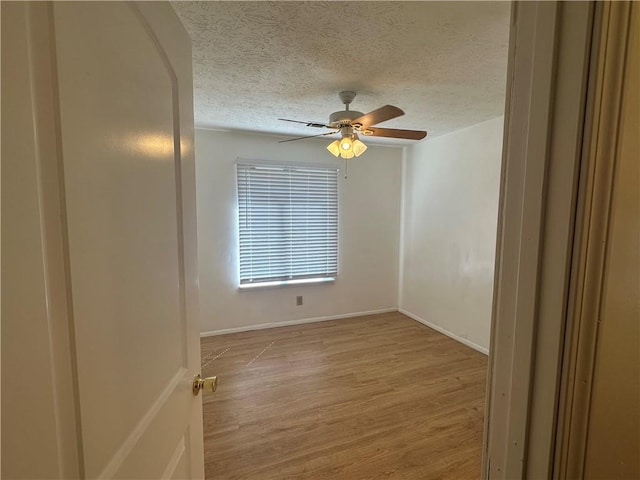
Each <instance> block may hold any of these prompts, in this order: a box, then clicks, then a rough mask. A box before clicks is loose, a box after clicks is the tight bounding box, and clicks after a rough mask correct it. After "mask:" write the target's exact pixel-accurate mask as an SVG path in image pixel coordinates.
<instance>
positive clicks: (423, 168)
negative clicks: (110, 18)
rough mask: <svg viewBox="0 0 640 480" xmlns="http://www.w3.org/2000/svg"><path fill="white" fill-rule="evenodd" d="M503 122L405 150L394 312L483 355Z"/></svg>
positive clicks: (496, 120) (491, 122)
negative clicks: (400, 257)
mask: <svg viewBox="0 0 640 480" xmlns="http://www.w3.org/2000/svg"><path fill="white" fill-rule="evenodd" d="M503 122H504V117H498V118H494V119H492V120H488V121H486V122H483V123H479V124H477V125H474V126H471V127H469V128H465V129H463V130H459V131H456V132H453V133H450V134H448V135H443V136H441V137H436V138H434V139H431V140H426V141H424V142H422V143H420V144H417V145H413V146H411V147H409V148H407V151H406V158H405V159H404V174H403V177H404V179H403V182H404V188H403V225H402V234H401V235H402V240H401V242H402V245H401V250H402V260H401V267H400V270H401V273H400V292H399V306H400V311H402V312H403V313H405V314H407V315H409V316H411V317H413V318H415V319H416V320H419V321H422V322H423V323H426V324H429V325H431V326H433V327H434V328H436V329H438V330H440V331H443V332H445V333H448V334H450V335H451V336H454V337H456V338H458V339H459V340H461V341H463V342H464V343H467V344H468V345H470V346H473V347H474V348H476V349H478V350H481V351H485V352H486V351H488V348H489V336H490V325H491V303H492V289H493V270H494V260H495V248H496V243H495V241H496V228H497V218H498V194H499V175H500V164H501V151H502V128H503Z"/></svg>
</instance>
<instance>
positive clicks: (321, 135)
mask: <svg viewBox="0 0 640 480" xmlns="http://www.w3.org/2000/svg"><path fill="white" fill-rule="evenodd" d="M339 131H340V130H336V131H334V132H327V133H319V134H318V135H309V136H308V137H298V138H290V139H289V140H280V141H279V142H278V143H286V142H293V141H295V140H304V139H305V138H313V137H326V136H327V135H333V134H334V133H338V132H339Z"/></svg>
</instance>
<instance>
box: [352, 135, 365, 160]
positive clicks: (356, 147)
mask: <svg viewBox="0 0 640 480" xmlns="http://www.w3.org/2000/svg"><path fill="white" fill-rule="evenodd" d="M366 149H367V146H366V145H365V144H364V143H362V142H361V141H360V140H358V139H356V140H354V141H353V146H352V150H353V153H354V155H355V156H356V157H359V156H360V155H362V154H363V153H364V151H365V150H366Z"/></svg>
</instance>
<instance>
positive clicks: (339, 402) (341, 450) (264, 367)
mask: <svg viewBox="0 0 640 480" xmlns="http://www.w3.org/2000/svg"><path fill="white" fill-rule="evenodd" d="M202 366H203V368H202V373H203V375H207V376H210V375H217V376H218V381H219V384H218V391H217V392H216V393H214V394H206V393H205V394H204V397H203V404H204V442H205V443H204V445H205V469H206V477H207V478H209V479H216V480H218V479H220V480H223V479H224V480H231V479H256V480H263V479H264V480H269V479H274V480H275V479H278V480H283V479H313V480H322V479H332V480H339V479H344V480H359V479H402V480H411V479H420V480H425V479H430V480H431V479H465V480H469V479H476V478H479V477H480V458H481V447H482V429H483V414H484V392H485V382H486V368H487V359H486V357H485V356H484V355H482V354H481V353H478V352H476V351H474V350H472V349H470V348H468V347H466V346H464V345H462V344H460V343H458V342H456V341H454V340H451V339H450V338H448V337H446V336H444V335H442V334H440V333H437V332H435V331H434V330H431V329H430V328H427V327H425V326H423V325H421V324H419V323H417V322H415V321H414V320H411V319H409V318H408V317H406V316H404V315H402V314H400V313H388V314H381V315H371V316H365V317H357V318H351V319H342V320H334V321H328V322H319V323H312V324H305V325H296V326H289V327H280V328H273V329H269V330H256V331H252V332H243V333H234V334H228V335H221V336H216V337H208V338H203V339H202Z"/></svg>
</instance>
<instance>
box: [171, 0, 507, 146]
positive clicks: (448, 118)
mask: <svg viewBox="0 0 640 480" xmlns="http://www.w3.org/2000/svg"><path fill="white" fill-rule="evenodd" d="M173 7H174V9H175V10H176V12H177V13H178V15H179V16H180V18H181V20H182V21H183V23H184V25H185V27H186V29H187V31H188V32H189V34H190V35H191V38H192V40H193V64H194V87H195V91H194V95H195V117H196V126H198V127H204V128H216V129H230V130H245V131H254V132H265V133H279V134H286V135H292V136H298V135H313V134H316V133H320V130H318V129H314V128H311V127H305V126H304V125H300V126H298V125H295V124H290V123H286V122H280V121H278V120H277V119H278V118H281V117H283V118H290V119H295V120H304V121H316V122H327V121H328V117H329V114H330V113H331V112H333V111H336V110H342V109H343V108H342V104H341V103H340V100H339V99H338V96H337V93H338V92H340V91H342V90H355V91H356V92H357V97H356V99H355V100H354V102H353V104H352V106H351V107H352V109H353V110H359V111H361V112H365V113H366V112H368V111H370V110H373V109H375V108H378V107H380V106H382V105H384V104H391V105H396V106H398V107H400V108H402V109H403V110H404V111H405V115H404V116H402V117H400V118H397V119H394V120H390V121H388V122H385V123H383V124H381V125H380V126H384V127H390V128H409V129H418V130H427V131H428V132H429V136H428V137H427V138H430V137H433V136H438V135H442V134H445V133H448V132H451V131H454V130H458V129H460V128H464V127H467V126H469V125H473V124H475V123H478V122H481V121H484V120H487V119H489V118H493V117H496V116H498V115H501V114H502V113H503V108H504V97H505V84H506V63H507V44H508V35H509V8H510V5H509V3H508V2H395V1H393V2H386V1H374V2H364V1H353V2H334V1H331V2H319V1H308V2H289V1H282V2H262V1H261V2H243V1H231V2H217V1H214V2H173ZM383 143H389V142H387V141H383ZM391 144H393V142H391Z"/></svg>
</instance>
